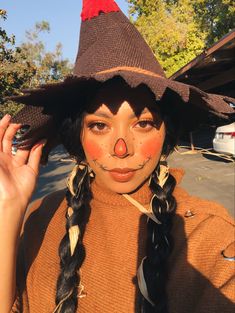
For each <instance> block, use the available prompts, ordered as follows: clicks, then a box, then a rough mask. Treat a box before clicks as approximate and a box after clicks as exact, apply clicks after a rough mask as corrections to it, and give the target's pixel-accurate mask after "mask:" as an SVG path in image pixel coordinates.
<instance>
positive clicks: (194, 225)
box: [12, 170, 235, 313]
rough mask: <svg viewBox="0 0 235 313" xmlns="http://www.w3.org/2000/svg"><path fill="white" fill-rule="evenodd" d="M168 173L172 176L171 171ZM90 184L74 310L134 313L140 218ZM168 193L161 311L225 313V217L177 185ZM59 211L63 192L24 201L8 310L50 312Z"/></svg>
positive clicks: (228, 297)
mask: <svg viewBox="0 0 235 313" xmlns="http://www.w3.org/2000/svg"><path fill="white" fill-rule="evenodd" d="M173 174H174V176H175V177H176V179H178V180H179V179H180V178H179V177H180V176H181V174H180V172H179V171H177V170H175V171H173ZM92 191H93V195H94V198H93V199H92V201H91V208H92V210H91V214H90V219H89V223H88V225H87V230H86V232H85V236H84V245H85V247H86V259H85V261H84V263H83V265H82V268H81V279H82V283H83V285H84V287H85V291H86V292H87V296H86V297H84V298H81V299H79V307H78V312H79V313H106V312H107V313H108V312H112V313H113V312H115V313H134V312H138V299H139V293H138V287H137V282H136V271H137V268H138V265H139V263H140V261H141V259H142V258H143V257H144V244H145V238H146V233H145V230H146V217H145V216H143V215H142V214H141V213H140V212H139V211H138V210H137V209H136V207H134V206H133V205H132V204H130V203H129V202H128V201H127V200H126V199H125V198H124V197H122V196H121V195H117V194H113V193H111V192H109V191H107V190H100V188H99V187H98V186H97V185H96V184H93V186H92ZM174 195H175V197H176V199H177V204H178V206H177V214H176V217H175V219H174V224H173V236H174V250H173V252H172V255H171V257H170V260H169V266H168V268H169V280H168V285H167V292H168V298H169V300H168V301H169V312H170V313H188V312H192V313H221V312H223V313H232V312H233V309H234V298H235V294H234V293H235V279H234V264H235V262H234V261H230V260H229V258H226V257H230V256H234V224H233V220H232V218H231V217H230V216H229V215H228V213H227V212H226V210H225V209H224V208H223V207H221V206H220V205H218V204H216V203H213V202H210V201H205V200H201V199H199V198H196V197H192V196H189V195H188V194H187V192H186V191H184V190H183V189H182V188H180V187H179V186H177V187H176V189H175V192H174ZM133 197H134V198H135V199H136V200H138V201H139V202H141V203H142V204H143V205H146V206H147V205H148V203H149V199H150V197H151V193H150V191H149V189H148V187H147V186H144V187H143V188H142V189H141V190H139V191H138V192H137V193H135V194H134V196H133ZM65 213H66V202H65V199H64V191H59V192H56V193H54V194H51V195H49V196H47V197H46V198H44V199H43V200H39V201H37V202H36V203H35V205H34V206H33V207H32V208H31V210H30V212H29V217H28V218H27V221H26V223H25V227H24V233H23V235H22V241H21V246H20V250H19V261H18V267H17V271H18V273H17V276H18V279H17V281H18V283H17V284H18V295H17V299H16V301H15V303H14V306H13V308H12V312H23V313H29V312H30V313H38V312H40V313H52V312H53V310H54V308H55V302H54V299H55V290H56V280H57V277H58V273H59V257H58V246H59V243H60V240H61V238H62V237H63V236H64V232H65V231H64V229H65V218H64V216H65ZM222 252H223V254H222Z"/></svg>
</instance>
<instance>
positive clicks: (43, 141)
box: [33, 139, 47, 150]
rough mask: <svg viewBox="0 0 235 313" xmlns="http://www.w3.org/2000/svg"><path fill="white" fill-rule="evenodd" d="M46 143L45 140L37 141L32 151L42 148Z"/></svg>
mask: <svg viewBox="0 0 235 313" xmlns="http://www.w3.org/2000/svg"><path fill="white" fill-rule="evenodd" d="M46 143H47V140H46V139H43V140H41V141H39V142H38V143H37V144H36V145H35V146H34V147H33V150H36V149H37V148H39V147H44V146H45V145H46Z"/></svg>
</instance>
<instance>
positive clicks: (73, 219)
mask: <svg viewBox="0 0 235 313" xmlns="http://www.w3.org/2000/svg"><path fill="white" fill-rule="evenodd" d="M66 198H67V202H68V211H67V216H66V234H65V236H64V237H63V239H62V240H61V243H60V247H59V255H60V267H61V273H60V275H59V277H58V280H57V292H56V308H55V310H54V312H57V313H58V312H63V313H74V312H75V311H76V309H77V298H78V297H83V296H84V295H85V293H84V291H83V289H84V287H83V286H82V284H81V279H80V273H79V269H80V267H81V265H82V263H83V261H84V258H85V248H84V246H83V244H82V236H83V234H84V231H85V226H86V223H87V221H88V217H89V212H90V209H89V201H90V198H91V192H90V175H89V169H88V167H87V166H84V164H82V165H81V164H80V165H76V166H75V168H74V169H73V171H72V173H71V175H70V177H69V179H68V191H67V194H66Z"/></svg>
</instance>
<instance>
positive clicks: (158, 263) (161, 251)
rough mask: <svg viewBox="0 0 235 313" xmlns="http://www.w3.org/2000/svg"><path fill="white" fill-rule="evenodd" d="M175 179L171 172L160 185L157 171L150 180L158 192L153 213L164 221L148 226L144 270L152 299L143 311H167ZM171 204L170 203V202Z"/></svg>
mask: <svg viewBox="0 0 235 313" xmlns="http://www.w3.org/2000/svg"><path fill="white" fill-rule="evenodd" d="M175 184H176V182H175V179H174V177H173V176H172V175H169V177H168V179H167V180H166V182H165V184H164V186H163V188H162V187H160V185H159V184H158V178H157V174H156V172H154V173H153V177H152V180H151V183H150V189H151V191H152V192H153V194H154V195H155V197H154V199H153V205H152V209H153V213H154V215H155V217H156V218H157V219H158V220H159V222H160V223H161V224H157V223H155V222H154V221H152V220H151V219H149V220H148V225H147V254H146V256H147V258H146V259H145V260H144V264H143V271H144V277H145V281H146V285H147V289H148V295H149V298H150V300H151V301H152V302H153V303H154V306H153V305H152V304H151V303H149V302H148V301H147V300H144V301H143V302H142V303H143V304H142V312H145V313H167V312H168V310H167V295H166V281H167V272H166V265H167V258H168V257H169V255H170V253H171V250H172V245H173V244H172V238H171V234H170V231H171V227H172V219H173V216H174V214H173V213H174V212H175V209H176V200H175V198H174V196H173V195H172V192H173V190H174V188H175ZM167 203H168V204H167Z"/></svg>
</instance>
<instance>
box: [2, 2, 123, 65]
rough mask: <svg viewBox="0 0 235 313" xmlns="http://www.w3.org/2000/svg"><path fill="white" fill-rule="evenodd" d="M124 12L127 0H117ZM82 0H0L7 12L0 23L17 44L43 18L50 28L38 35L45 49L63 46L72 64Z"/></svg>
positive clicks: (77, 37)
mask: <svg viewBox="0 0 235 313" xmlns="http://www.w3.org/2000/svg"><path fill="white" fill-rule="evenodd" d="M116 3H117V4H118V6H119V7H120V8H121V10H122V11H123V12H124V13H125V14H126V15H127V11H128V4H127V1H126V0H116ZM81 7H82V0H67V1H64V0H38V1H35V0H0V9H4V10H6V11H7V15H8V16H7V20H6V21H3V20H0V23H1V24H0V26H1V27H2V28H3V29H5V30H6V31H7V34H8V35H10V34H14V35H15V36H16V44H18V45H19V44H20V43H21V42H22V41H24V40H25V31H26V30H30V29H33V27H34V25H35V23H36V22H40V21H42V20H46V21H48V22H49V24H50V28H51V31H50V33H49V34H44V35H43V36H42V37H41V38H42V40H43V42H44V43H45V44H46V49H47V50H49V51H53V50H54V48H55V46H56V44H57V43H58V42H61V43H62V45H63V50H62V51H63V58H68V59H69V60H70V62H71V63H74V61H75V57H76V54H77V49H78V40H79V30H80V21H81V20H80V13H81Z"/></svg>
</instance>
